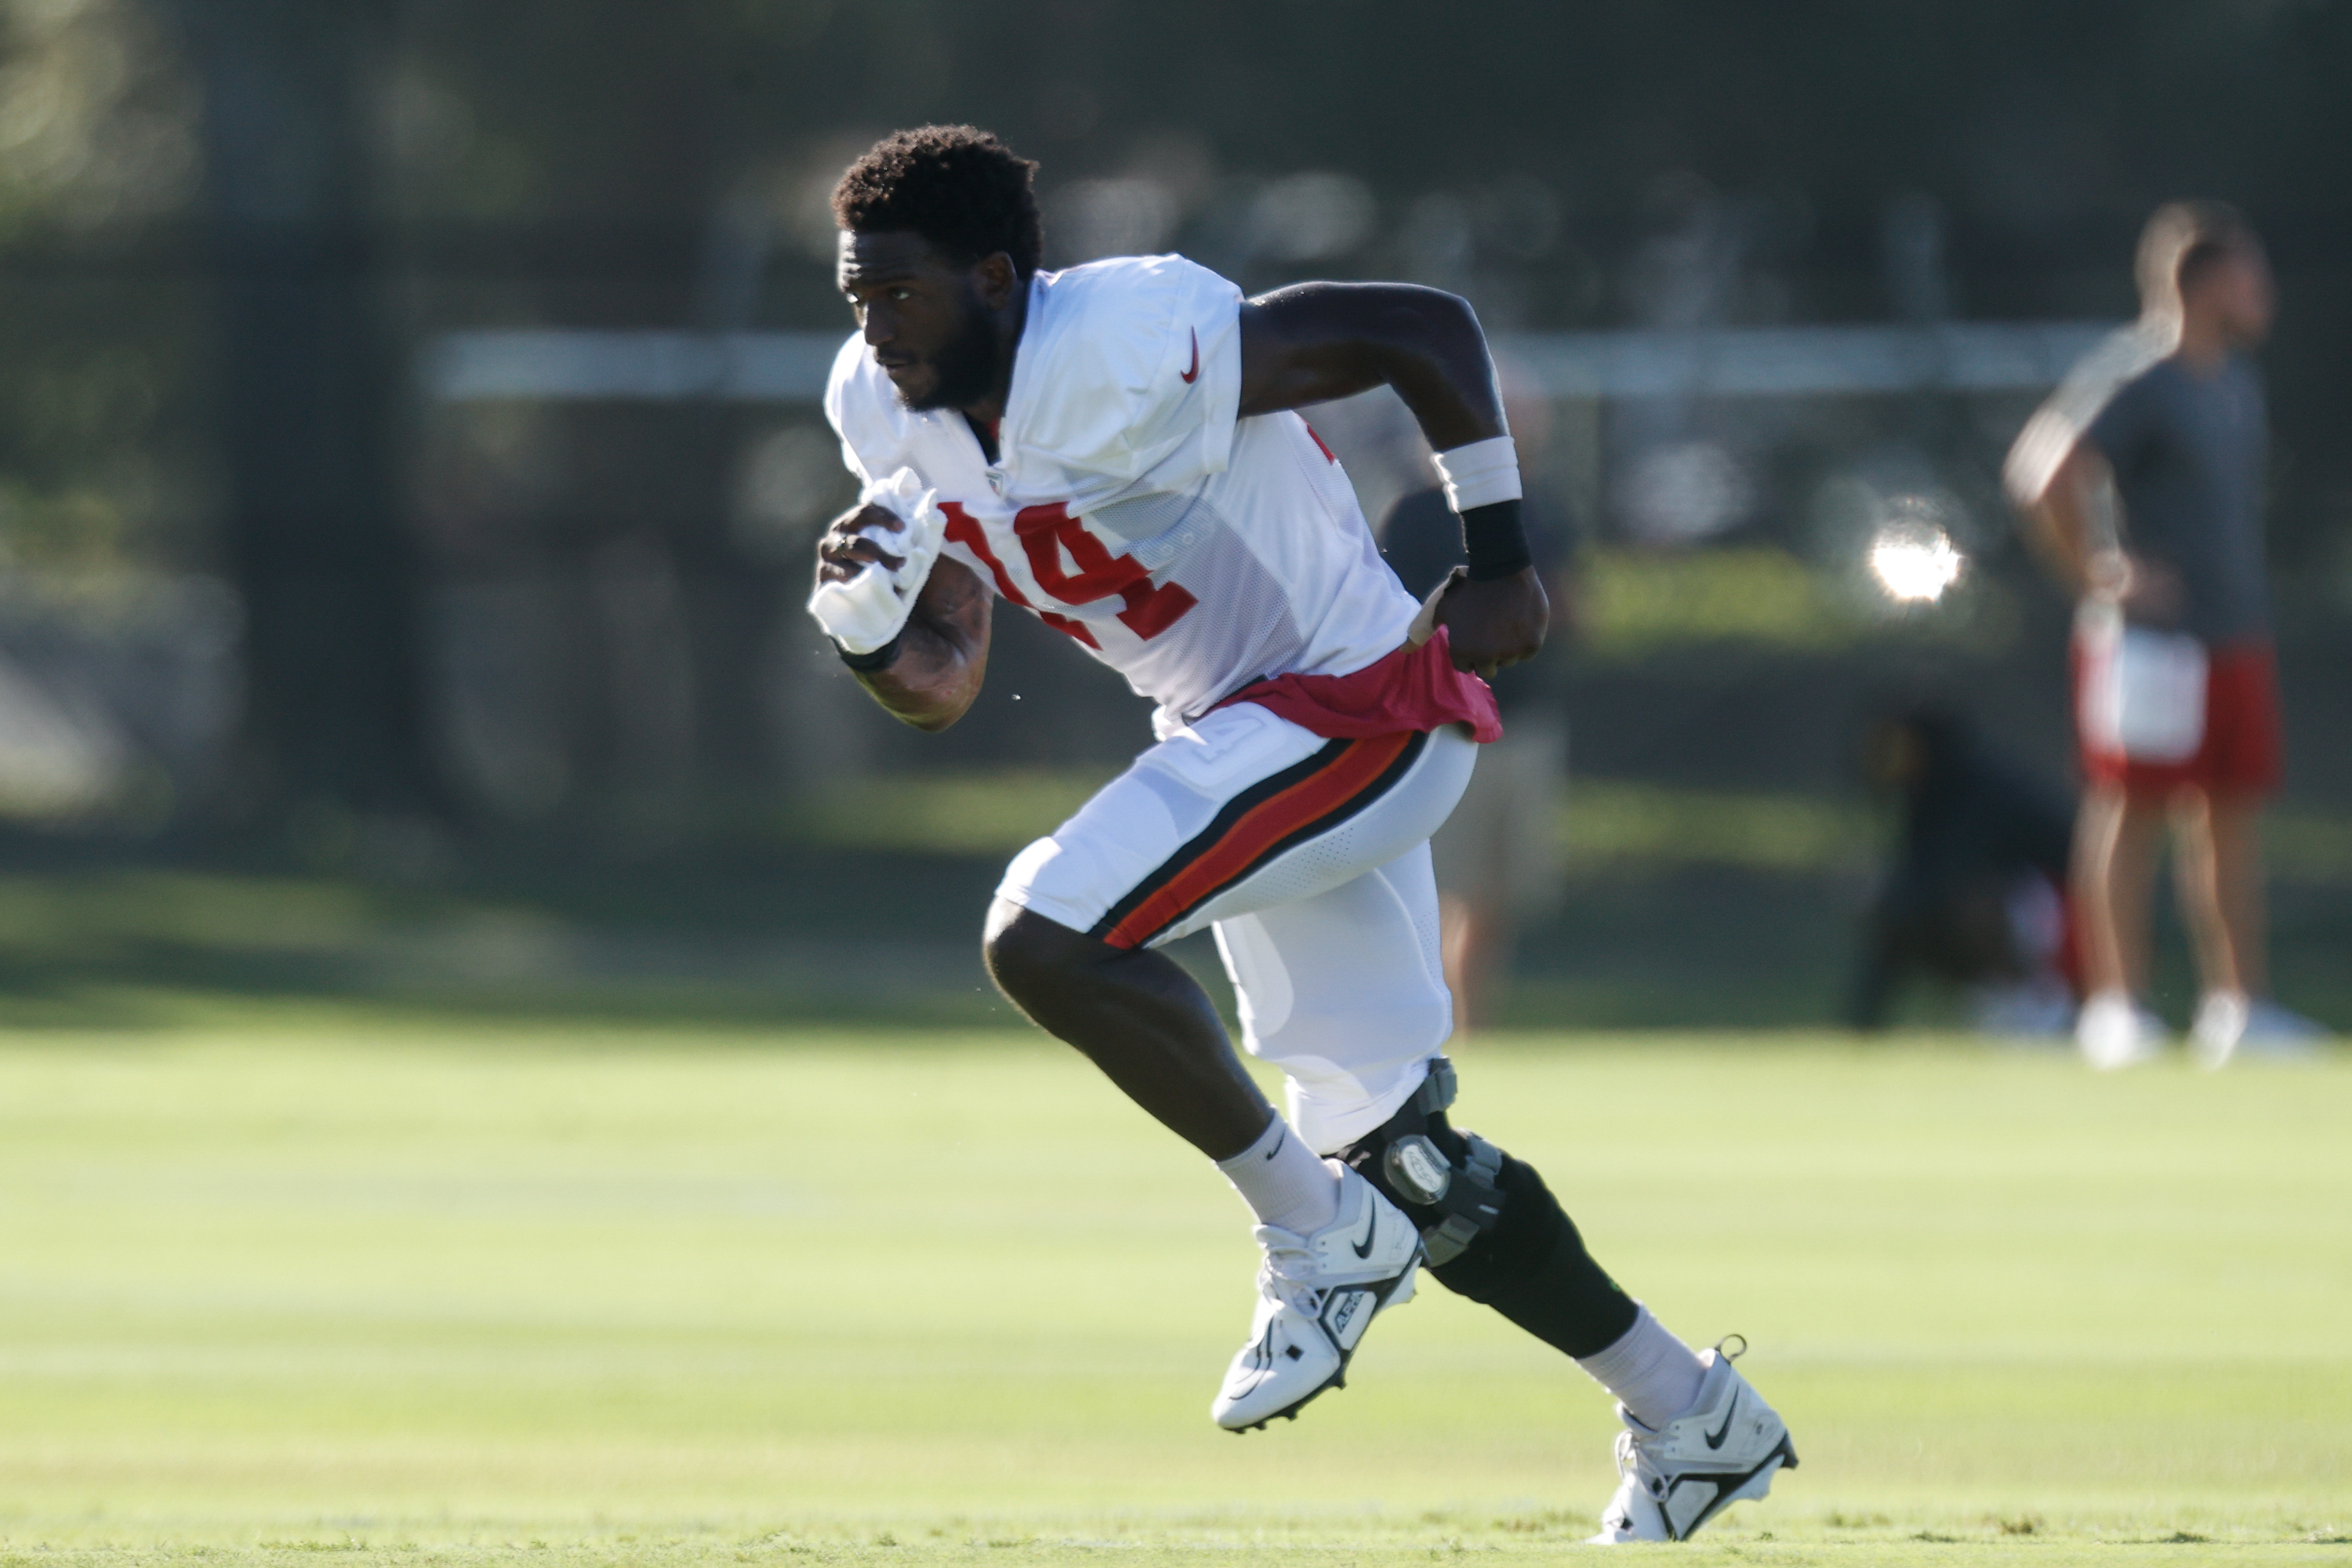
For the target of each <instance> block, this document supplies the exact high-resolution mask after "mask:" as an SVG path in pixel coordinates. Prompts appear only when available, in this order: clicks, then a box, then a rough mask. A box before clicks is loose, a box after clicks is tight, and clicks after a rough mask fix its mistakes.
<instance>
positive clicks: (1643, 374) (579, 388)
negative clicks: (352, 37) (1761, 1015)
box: [419, 321, 2116, 403]
mask: <svg viewBox="0 0 2352 1568" xmlns="http://www.w3.org/2000/svg"><path fill="white" fill-rule="evenodd" d="M2115 330H2116V327H2115V325H2114V324H2113V323H2107V322H2097V321H1970V322H1950V323H1938V324H1932V325H1927V326H1916V327H1912V326H1900V327H1838V326H1818V327H1723V328H1710V329H1699V330H1694V331H1664V330H1629V331H1601V332H1544V333H1518V334H1503V335H1501V336H1499V337H1498V338H1497V339H1496V347H1497V349H1498V351H1499V352H1500V353H1502V354H1503V355H1504V356H1505V357H1506V358H1507V359H1508V360H1509V361H1510V362H1511V363H1512V364H1513V365H1515V366H1516V367H1517V369H1519V370H1520V371H1521V372H1522V373H1523V374H1526V375H1527V376H1528V378H1529V379H1530V380H1532V381H1533V383H1534V384H1535V385H1536V386H1537V387H1538V389H1539V390H1540V391H1542V392H1543V393H1544V394H1545V395H1548V396H1551V397H1603V398H1616V397H1775V396H1779V397H1789V396H1811V395H1838V394H1874V393H1877V394H1883V393H1897V392H1970V393H1974V392H2017V391H2035V390H2039V389H2041V388H2044V387H2048V386H2053V385H2055V384H2057V382H2058V381H2059V379H2060V378H2061V377H2063V375H2064V374H2066V372H2067V371H2068V370H2069V369H2070V368H2072V366H2073V365H2074V362H2075V361H2077V360H2079V359H2081V358H2082V357H2083V355H2084V354H2085V353H2089V352H2090V351H2091V349H2092V348H2093V347H2095V345H2096V344H2097V343H2098V342H2099V341H2100V340H2101V339H2103V338H2104V337H2105V336H2106V335H2107V334H2109V333H2110V332H2112V331H2115ZM841 343H842V339H841V337H839V336H837V335H835V334H834V333H830V332H688V331H586V330H568V329H563V328H525V329H513V330H489V331H459V332H449V333H446V334H445V335H443V336H442V337H440V338H438V339H436V340H435V341H434V342H432V343H431V344H429V345H428V346H427V347H426V349H425V353H423V355H422V356H421V357H420V360H419V380H420V383H421V384H422V386H423V389H424V390H425V393H426V395H429V396H431V397H433V398H436V399H438V400H440V401H443V402H451V403H463V402H474V401H486V400H491V399H498V398H530V399H544V400H551V401H564V402H570V401H600V400H606V399H611V400H616V401H629V400H644V401H650V402H667V401H670V400H673V399H714V400H719V401H725V402H743V403H804V402H814V401H815V400H816V399H817V398H818V397H820V396H821V395H823V394H824V382H825V375H826V373H827V372H828V371H829V370H830V369H831V367H832V364H833V360H834V355H835V353H836V352H837V351H838V350H839V349H840V347H841Z"/></svg>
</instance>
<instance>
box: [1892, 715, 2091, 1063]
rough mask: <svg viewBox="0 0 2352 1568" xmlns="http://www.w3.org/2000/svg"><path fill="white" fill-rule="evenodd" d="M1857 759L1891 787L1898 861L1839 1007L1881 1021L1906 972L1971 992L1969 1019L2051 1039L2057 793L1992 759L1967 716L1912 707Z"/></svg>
mask: <svg viewBox="0 0 2352 1568" xmlns="http://www.w3.org/2000/svg"><path fill="white" fill-rule="evenodd" d="M1863 767H1864V772H1865V773H1867V774H1868V776H1869V778H1870V782H1871V783H1872V784H1873V785H1874V786H1875V787H1877V788H1879V789H1882V790H1885V791H1888V792H1891V793H1895V794H1899V795H1900V796H1901V799H1902V810H1903V827H1902V837H1901V843H1900V847H1899V848H1898V849H1897V851H1896V857H1895V864H1894V866H1893V867H1892V868H1890V869H1889V871H1888V872H1887V876H1886V880H1885V883H1884V884H1883V885H1882V886H1881V887H1880V889H1879V891H1878V896H1877V898H1876V900H1874V902H1873V903H1872V905H1871V909H1870V913H1869V916H1868V925H1867V930H1866V934H1865V936H1864V950H1863V965H1862V974H1861V977H1860V980H1859V983H1858V984H1856V985H1855V987H1854V992H1853V1005H1852V1008H1851V1010H1850V1012H1849V1014H1848V1016H1849V1019H1850V1021H1851V1022H1852V1024H1853V1026H1854V1027H1855V1028H1857V1029H1878V1028H1884V1027H1885V1024H1886V1019H1887V1014H1888V1012H1889V1010H1890V1009H1891V1007H1892V1005H1893V1003H1894V1000H1895V991H1896V989H1897V988H1898V987H1899V986H1900V985H1901V984H1902V983H1903V981H1904V980H1905V979H1906V977H1908V976H1909V975H1910V974H1911V973H1913V972H1915V971H1916V972H1921V973H1927V974H1930V975H1933V976H1934V977H1936V978H1937V979H1938V980H1941V981H1943V982H1945V983H1947V984H1952V985H1958V986H1965V987H1968V988H1969V989H1970V990H1971V991H1972V992H1973V993H1974V1000H1975V1003H1976V1006H1975V1013H1976V1021H1977V1023H1978V1024H1979V1026H1981V1027H1984V1028H1987V1029H1989V1030H1992V1031H1994V1032H1997V1033H2004V1034H2049V1033H2056V1032H2060V1031H2063V1030H2064V1029H2065V1028H2066V1027H2067V1026H2068V1025H2069V1024H2070V1023H2071V1021H2072V1017H2073V1012H2074V981H2073V974H2072V970H2073V954H2072V943H2071V942H2070V941H2069V940H2068V934H2067V933H2068V930H2069V921H2068V915H2067V906H2066V899H2065V891H2064V889H2065V887H2066V865H2067V857H2068V854H2069V851H2070V848H2071V846H2072V844H2073V841H2074V812H2073V810H2072V809H2071V808H2070V807H2069V805H2067V803H2066V800H2065V797H2064V796H2063V795H2060V794H2059V793H2058V792H2057V791H2055V790H2053V789H2048V788H2044V787H2043V786H2042V785H2041V784H2038V783H2036V782H2035V781H2034V780H2032V779H2030V778H2028V777H2026V776H2025V775H2024V774H2022V773H2020V772H2018V771H2017V770H2015V769H2013V768H2011V767H2010V766H2009V765H2008V764H2007V763H2006V762H2005V761H2003V760H2002V759H2000V758H1998V757H1995V756H1993V755H1992V754H1991V753H1990V752H1988V751H1987V750H1986V748H1985V747H1984V746H1983V745H1982V743H1981V742H1979V741H1978V740H1977V738H1976V735H1975V733H1974V731H1972V730H1971V729H1970V727H1969V723H1968V721H1966V720H1965V719H1963V718H1962V717H1961V716H1960V715H1959V714H1958V713H1956V712H1954V711H1952V710H1949V709H1946V708H1943V707H1940V706H1936V705H1926V704H1923V705H1920V706H1917V707H1913V708H1908V709H1905V710H1900V711H1897V712H1894V713H1891V714H1889V715H1887V716H1885V717H1883V718H1881V719H1879V720H1878V721H1876V722H1875V723H1874V724H1873V725H1872V726H1871V728H1870V731H1869V732H1868V734H1867V735H1866V736H1865V738H1864V751H1863Z"/></svg>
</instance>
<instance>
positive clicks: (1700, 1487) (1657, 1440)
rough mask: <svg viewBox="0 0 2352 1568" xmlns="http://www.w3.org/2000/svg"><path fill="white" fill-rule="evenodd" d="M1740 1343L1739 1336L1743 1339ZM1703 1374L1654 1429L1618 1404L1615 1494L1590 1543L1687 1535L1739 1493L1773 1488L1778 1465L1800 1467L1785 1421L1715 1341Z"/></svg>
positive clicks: (1704, 1357) (1743, 1495)
mask: <svg viewBox="0 0 2352 1568" xmlns="http://www.w3.org/2000/svg"><path fill="white" fill-rule="evenodd" d="M1743 1348H1744V1343H1743ZM1699 1359H1700V1360H1701V1361H1703V1362H1705V1363H1706V1377H1705V1378H1704V1379H1703V1380H1702V1381H1701V1382H1700V1384H1699V1385H1698V1401H1697V1403H1696V1404H1695V1405H1692V1406H1691V1407H1690V1408H1689V1409H1688V1410H1685V1411H1684V1412H1683V1413H1682V1414H1681V1415H1677V1416H1675V1418H1674V1419H1673V1420H1672V1421H1669V1422H1667V1423H1666V1424H1665V1425H1664V1426H1662V1427H1658V1428H1656V1429H1654V1430H1653V1429H1652V1428H1650V1427H1648V1426H1643V1424H1642V1423H1641V1422H1640V1421H1637V1420H1635V1419H1634V1417H1633V1413H1632V1412H1631V1411H1629V1410H1627V1409H1626V1408H1625V1407H1624V1406H1623V1405H1619V1406H1618V1407H1617V1415H1618V1418H1619V1419H1620V1420H1622V1421H1623V1422H1624V1423H1625V1430H1623V1431H1622V1432H1620V1433H1618V1434H1617V1477H1618V1480H1617V1495H1616V1496H1615V1497H1612V1498H1611V1499H1610V1500H1609V1506H1608V1507H1607V1508H1605V1509H1603V1510H1601V1533H1600V1534H1598V1535H1595V1536H1592V1537H1590V1538H1589V1539H1588V1541H1587V1542H1586V1543H1587V1544H1588V1545H1591V1546H1617V1545H1622V1543H1623V1542H1628V1541H1685V1540H1688V1539H1689V1537H1690V1535H1691V1533H1692V1531H1696V1530H1697V1529H1698V1527H1699V1526H1701V1525H1703V1524H1705V1523H1706V1521H1708V1520H1710V1519H1713V1518H1714V1517H1715V1516H1716V1515H1717V1514H1718V1513H1721V1512H1722V1511H1723V1510H1725V1509H1727V1508H1729V1507H1730V1506H1731V1505H1732V1504H1733V1503H1736V1502H1738V1501H1740V1500H1743V1499H1749V1498H1760V1497H1762V1496H1763V1495H1764V1494H1765V1493H1766V1492H1768V1491H1769V1490H1771V1489H1772V1476H1773V1473H1774V1472H1775V1471H1778V1470H1784V1469H1785V1470H1793V1469H1795V1468H1797V1450H1796V1449H1795V1448H1794V1447H1791V1446H1790V1442H1789V1426H1788V1423H1787V1422H1785V1421H1782V1420H1781V1419H1780V1416H1779V1415H1776V1414H1775V1413H1774V1412H1773V1409H1772V1407H1771V1406H1770V1405H1767V1404H1765V1403H1764V1401H1763V1400H1762V1399H1761V1398H1760V1397H1759V1396H1758V1394H1757V1393H1756V1391H1755V1390H1754V1389H1753V1388H1750V1387H1749V1386H1748V1380H1747V1379H1746V1378H1744V1377H1742V1376H1740V1375H1739V1373H1737V1372H1735V1371H1733V1370H1732V1366H1731V1359H1730V1357H1728V1356H1727V1355H1725V1354H1724V1353H1723V1351H1722V1349H1721V1347H1720V1346H1718V1347H1717V1348H1716V1349H1714V1350H1711V1351H1701V1352H1699Z"/></svg>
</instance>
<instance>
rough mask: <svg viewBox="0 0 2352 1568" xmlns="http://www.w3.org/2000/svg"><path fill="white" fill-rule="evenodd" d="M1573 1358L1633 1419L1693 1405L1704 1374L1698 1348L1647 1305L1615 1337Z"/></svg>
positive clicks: (1662, 1416) (1660, 1418)
mask: <svg viewBox="0 0 2352 1568" xmlns="http://www.w3.org/2000/svg"><path fill="white" fill-rule="evenodd" d="M1576 1364H1577V1365H1579V1366H1580V1367H1582V1368H1583V1369H1584V1370H1585V1371H1586V1372H1587V1373H1591V1377H1592V1381H1593V1382H1595V1383H1597V1384H1600V1385H1601V1387H1603V1388H1605V1389H1607V1390H1608V1391H1609V1392H1610V1393H1612V1394H1615V1395H1616V1396H1617V1398H1618V1400H1619V1402H1620V1403H1622V1405H1624V1406H1625V1408H1626V1409H1627V1410H1628V1411H1630V1412H1632V1414H1633V1419H1634V1420H1636V1421H1639V1422H1640V1423H1641V1424H1642V1425H1643V1426H1664V1425H1665V1424H1666V1423H1667V1422H1669V1421H1672V1420H1673V1419H1674V1418H1675V1416H1677V1415H1681V1414H1682V1413H1683V1412H1684V1411H1685V1410H1688V1409H1689V1408H1690V1407H1691V1406H1692V1405H1696V1404H1697V1403H1698V1385H1699V1380H1700V1379H1702V1378H1704V1377H1705V1376H1706V1366H1705V1365H1704V1364H1703V1363H1701V1362H1700V1361H1699V1359H1698V1355H1697V1353H1696V1352H1694V1351H1693V1350H1692V1349H1691V1348H1690V1346H1688V1345H1686V1344H1685V1343H1683V1342H1682V1341H1680V1340H1678V1339H1676V1338H1675V1336H1674V1335H1673V1334H1671V1333H1669V1332H1668V1331H1666V1326H1665V1324H1664V1323H1662V1322H1660V1321H1658V1320H1657V1319H1655V1318H1654V1317H1652V1316H1650V1309H1649V1308H1647V1307H1643V1308H1641V1310H1640V1315H1639V1316H1637V1317H1636V1318H1634V1320H1633V1327H1632V1328H1630V1329H1627V1330H1626V1331H1624V1333H1623V1334H1622V1335H1621V1336H1619V1338H1618V1340H1617V1342H1616V1343H1614V1344H1612V1345H1611V1346H1610V1347H1609V1348H1608V1349H1607V1350H1605V1351H1601V1352H1599V1353H1597V1354H1594V1355H1589V1356H1580V1357H1578V1358H1577V1363H1576Z"/></svg>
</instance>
